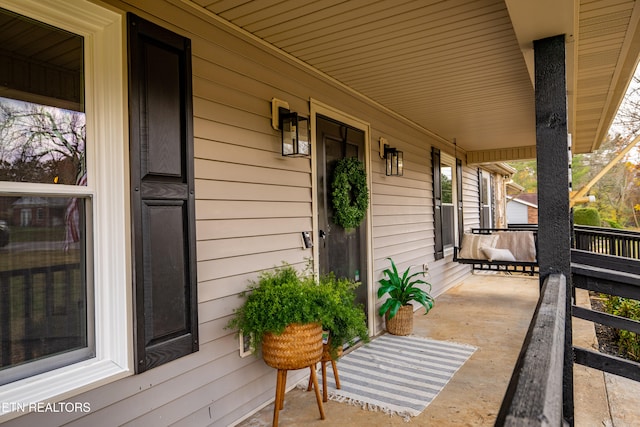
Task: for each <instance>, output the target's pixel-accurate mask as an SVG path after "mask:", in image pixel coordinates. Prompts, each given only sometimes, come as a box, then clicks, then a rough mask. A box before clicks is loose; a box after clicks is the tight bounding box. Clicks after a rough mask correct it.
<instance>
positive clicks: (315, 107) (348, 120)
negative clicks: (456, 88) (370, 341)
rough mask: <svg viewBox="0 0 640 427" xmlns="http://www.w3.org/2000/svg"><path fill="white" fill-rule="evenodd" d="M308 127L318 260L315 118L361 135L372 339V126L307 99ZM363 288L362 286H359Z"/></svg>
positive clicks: (315, 268) (316, 267)
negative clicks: (365, 175)
mask: <svg viewBox="0 0 640 427" xmlns="http://www.w3.org/2000/svg"><path fill="white" fill-rule="evenodd" d="M309 103H310V125H311V159H312V161H311V203H312V216H313V219H312V224H313V236H314V240H315V241H316V244H315V245H313V250H312V253H313V259H314V260H317V259H319V258H318V257H319V248H318V240H317V236H318V233H319V231H320V228H319V226H318V170H317V169H318V168H317V162H316V160H315V159H316V158H317V157H316V155H317V152H316V150H317V148H318V144H317V141H316V129H317V128H316V118H317V116H318V115H322V116H325V117H329V118H331V119H333V120H336V121H338V122H341V123H344V124H345V125H348V126H351V127H353V128H355V129H358V130H361V131H363V132H364V164H365V170H366V172H367V187H368V188H369V209H367V226H366V229H365V234H366V248H367V254H366V256H365V259H366V262H367V265H366V269H367V283H363V285H366V286H367V319H368V325H367V327H368V328H369V335H371V336H374V335H376V334H377V333H378V331H377V330H376V324H377V322H375V319H376V317H375V316H376V310H375V307H376V298H375V294H374V292H375V290H374V287H373V239H372V214H371V211H372V209H371V206H372V199H373V198H372V192H371V182H372V181H371V125H370V124H369V123H368V122H365V121H363V120H361V119H359V118H357V117H354V116H352V115H350V114H348V113H345V112H344V111H341V110H338V109H337V108H334V107H332V106H330V105H327V104H324V103H323V102H320V101H318V100H317V99H313V98H310V99H309ZM313 272H314V274H315V275H316V276H318V274H319V264H318V263H317V262H314V263H313ZM361 286H362V285H361Z"/></svg>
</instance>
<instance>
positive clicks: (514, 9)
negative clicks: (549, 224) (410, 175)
mask: <svg viewBox="0 0 640 427" xmlns="http://www.w3.org/2000/svg"><path fill="white" fill-rule="evenodd" d="M183 1H184V2H187V3H188V2H192V3H196V4H198V5H199V6H202V7H204V8H206V9H208V10H209V11H210V12H213V13H214V14H216V15H218V16H219V17H221V18H223V19H225V20H227V21H229V22H231V23H232V24H234V25H236V26H238V27H241V28H243V29H244V30H246V31H248V32H249V33H252V34H253V35H255V36H256V37H258V38H261V39H263V40H264V41H266V42H267V43H269V44H271V45H273V46H275V47H277V48H279V49H281V50H283V51H285V52H287V53H288V54H290V55H292V56H294V57H296V58H298V59H299V60H301V61H303V62H305V63H307V64H309V65H311V66H312V67H314V68H316V69H317V70H319V71H321V72H323V73H325V74H327V75H329V76H331V77H332V78H334V79H336V80H338V81H340V82H341V83H343V84H344V85H347V86H349V87H351V88H353V89H355V90H356V91H358V92H360V93H361V94H363V95H365V96H366V97H368V98H371V99H372V100H374V101H376V102H378V103H379V104H382V105H384V106H385V107H387V108H389V109H391V110H393V111H395V112H396V113H398V114H400V115H402V116H404V117H405V118H407V119H409V120H410V121H412V122H414V123H416V124H418V125H419V126H421V127H424V128H426V129H429V130H430V131H432V132H434V133H436V134H438V135H440V136H441V137H443V138H444V139H446V140H449V141H453V139H454V138H455V139H456V141H457V144H458V147H459V148H461V149H463V150H466V151H467V153H468V154H469V156H468V157H469V160H473V161H477V162H481V161H504V160H510V159H513V158H525V157H531V155H532V153H533V154H535V151H533V150H531V149H530V148H531V146H535V110H534V88H533V83H532V72H533V65H532V64H533V40H535V39H540V38H544V37H550V36H555V35H558V34H565V35H566V37H567V66H568V72H569V76H568V92H569V109H570V110H569V131H570V132H571V133H572V136H573V148H574V152H575V153H582V152H588V151H592V150H593V149H595V148H597V147H598V146H599V145H600V143H601V141H602V140H603V138H604V137H605V136H606V133H607V131H608V128H609V125H610V122H611V120H612V119H613V117H614V115H615V112H616V110H617V108H618V105H619V103H620V101H621V99H622V97H623V95H624V92H625V90H626V87H627V85H628V82H629V81H630V79H631V76H632V74H633V71H634V70H635V66H636V63H637V59H638V53H639V52H640V32H639V31H638V21H639V19H640V6H639V5H638V4H637V3H636V2H635V1H633V0H562V1H560V2H559V1H557V0H536V1H523V0H475V1H469V0H447V1H439V0H379V1H371V0H349V1H344V0H280V1H277V0H272V1H265V0H250V1H247V0H217V1H215V0H183ZM518 147H519V149H509V148H518ZM523 147H529V149H527V148H523ZM505 149H506V150H505Z"/></svg>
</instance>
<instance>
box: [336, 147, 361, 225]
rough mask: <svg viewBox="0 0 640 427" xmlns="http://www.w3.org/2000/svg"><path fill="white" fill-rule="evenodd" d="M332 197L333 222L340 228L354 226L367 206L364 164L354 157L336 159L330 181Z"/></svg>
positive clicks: (358, 222) (357, 223) (359, 221)
mask: <svg viewBox="0 0 640 427" xmlns="http://www.w3.org/2000/svg"><path fill="white" fill-rule="evenodd" d="M331 190H332V193H331V196H332V197H333V199H332V201H333V210H334V215H333V222H335V223H336V224H338V225H340V226H341V227H342V228H345V229H349V228H356V227H357V226H358V225H360V223H361V222H362V220H363V219H364V217H365V215H366V214H367V207H368V206H369V190H368V189H367V173H366V172H365V170H364V164H363V163H362V162H361V161H360V160H358V159H357V158H355V157H349V158H346V157H345V158H343V159H341V160H339V161H338V164H337V166H336V169H335V171H334V176H333V182H332V183H331Z"/></svg>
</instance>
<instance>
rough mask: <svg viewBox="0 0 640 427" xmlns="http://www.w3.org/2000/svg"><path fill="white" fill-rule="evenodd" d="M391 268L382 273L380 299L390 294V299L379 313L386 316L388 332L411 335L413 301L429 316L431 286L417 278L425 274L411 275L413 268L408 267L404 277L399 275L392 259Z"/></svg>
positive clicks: (431, 300)
mask: <svg viewBox="0 0 640 427" xmlns="http://www.w3.org/2000/svg"><path fill="white" fill-rule="evenodd" d="M387 259H388V260H389V261H390V262H391V268H390V269H389V268H387V269H385V270H384V271H383V272H382V275H383V276H384V278H382V279H380V282H379V283H380V288H379V289H378V298H382V297H383V296H384V294H386V293H388V294H389V297H388V298H387V299H386V301H385V302H384V303H383V304H382V305H381V306H380V309H379V310H378V313H379V314H380V316H385V323H386V325H387V331H388V332H389V333H391V334H394V335H409V334H411V332H413V305H411V301H416V302H418V303H420V304H421V305H422V306H423V307H424V308H425V313H424V314H427V313H428V312H429V310H431V308H433V303H434V300H433V297H432V296H431V295H430V294H429V292H431V284H430V283H427V282H425V281H424V280H422V279H417V278H416V276H418V275H423V276H424V273H423V272H417V273H413V274H410V270H411V267H408V268H407V269H406V270H405V271H404V273H403V274H402V276H401V275H400V274H399V273H398V269H397V268H396V265H395V263H394V262H393V260H392V259H391V258H387ZM417 285H424V286H426V287H427V288H428V291H425V290H423V289H420V288H419V287H417Z"/></svg>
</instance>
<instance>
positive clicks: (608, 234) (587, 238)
mask: <svg viewBox="0 0 640 427" xmlns="http://www.w3.org/2000/svg"><path fill="white" fill-rule="evenodd" d="M573 230H574V236H575V240H574V248H575V249H580V250H583V251H589V252H595V253H599V254H606V255H615V256H621V257H625V258H633V259H640V233H638V232H637V231H632V230H620V229H616V228H602V227H589V226H586V225H576V226H574V227H573Z"/></svg>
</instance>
